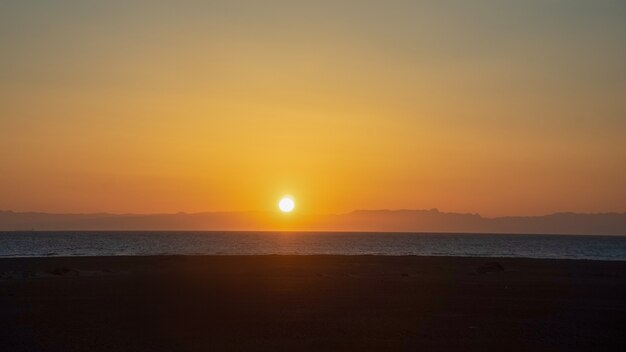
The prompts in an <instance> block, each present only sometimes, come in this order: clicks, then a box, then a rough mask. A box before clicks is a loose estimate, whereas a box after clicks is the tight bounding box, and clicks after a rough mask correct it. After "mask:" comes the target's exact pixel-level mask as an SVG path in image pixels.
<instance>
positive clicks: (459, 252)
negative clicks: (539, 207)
mask: <svg viewBox="0 0 626 352" xmlns="http://www.w3.org/2000/svg"><path fill="white" fill-rule="evenodd" d="M172 254H182V255H199V254H346V255H358V254H374V255H434V256H481V257H527V258H562V259H592V260H626V237H623V236H564V235H491V234H490V235H487V234H425V233H416V234H411V233H345V232H344V233H335V232H305V233H303V232H300V233H285V232H275V233H272V232H85V231H81V232H0V256H1V257H43V256H115V255H172Z"/></svg>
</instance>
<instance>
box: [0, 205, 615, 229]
mask: <svg viewBox="0 0 626 352" xmlns="http://www.w3.org/2000/svg"><path fill="white" fill-rule="evenodd" d="M0 230H2V231H30V230H38V231H46V230H85V231H86V230H103V231H104V230H106V231H111V230H126V231H131V230H151V231H158V230H181V231H183V230H196V231H202V230H229V231H257V230H258V231H263V230H286V231H371V232H469V233H521V234H597V235H626V213H602V214H577V213H555V214H550V215H544V216H507V217H496V218H485V217H482V216H480V215H478V214H462V213H445V212H440V211H438V210H437V209H431V210H357V211H353V212H350V213H346V214H338V215H306V214H296V213H294V214H281V213H273V212H208V213H193V214H188V213H176V214H147V215H146V214H107V213H97V214H49V213H35V212H24V213H18V212H12V211H0Z"/></svg>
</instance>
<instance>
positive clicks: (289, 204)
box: [278, 197, 296, 213]
mask: <svg viewBox="0 0 626 352" xmlns="http://www.w3.org/2000/svg"><path fill="white" fill-rule="evenodd" d="M295 207H296V203H295V202H294V201H293V199H291V198H289V197H283V199H281V200H280V202H278V208H279V209H280V211H282V212H283V213H289V212H291V211H292V210H293V208H295Z"/></svg>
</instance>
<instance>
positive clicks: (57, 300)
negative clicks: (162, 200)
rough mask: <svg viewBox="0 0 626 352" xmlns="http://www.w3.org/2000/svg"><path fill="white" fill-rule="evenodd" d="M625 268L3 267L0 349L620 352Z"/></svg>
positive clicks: (354, 263)
mask: <svg viewBox="0 0 626 352" xmlns="http://www.w3.org/2000/svg"><path fill="white" fill-rule="evenodd" d="M625 297H626V262H608V261H577V260H576V261H574V260H538V259H519V258H458V257H417V256H408V257H385V256H274V255H272V256H153V257H68V258H11V259H7V258H5V259H1V260H0V312H2V319H0V350H2V351H43V350H45V351H138V350H146V351H198V350H207V351H210V350H246V351H247V350H267V351H275V350H311V351H313V350H316V351H319V350H355V351H357V350H358V351H363V350H408V351H418V350H419V351H450V350H465V351H489V350H498V351H528V350H535V351H589V350H613V351H617V350H623V349H625V348H626V337H625V335H624V332H625V329H624V326H626V318H625V317H626V299H625Z"/></svg>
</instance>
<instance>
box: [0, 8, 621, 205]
mask: <svg viewBox="0 0 626 352" xmlns="http://www.w3.org/2000/svg"><path fill="white" fill-rule="evenodd" d="M140 4H141V2H112V3H109V2H78V3H75V2H64V1H61V2H56V1H51V2H43V3H40V2H29V1H10V2H4V3H2V5H0V24H1V25H0V26H1V28H0V33H3V34H2V36H1V38H0V41H1V43H2V51H3V53H5V55H2V56H1V57H0V73H1V75H0V77H1V78H0V97H1V98H0V160H1V161H2V170H1V172H0V194H1V195H2V196H1V197H0V209H7V210H13V211H43V212H60V213H91V212H96V213H97V212H113V213H142V214H143V213H176V212H179V211H183V212H204V211H248V210H254V211H265V212H273V211H276V203H275V201H272V200H275V199H276V194H282V192H285V190H297V191H298V192H301V193H299V196H301V197H302V199H306V202H302V203H301V204H299V205H298V213H303V214H304V213H307V214H309V213H313V214H338V213H346V212H351V211H353V210H356V209H430V208H435V207H436V208H438V209H440V210H443V211H454V212H471V213H480V214H481V215H485V216H501V215H542V214H547V213H551V212H559V211H574V212H607V211H624V210H626V204H625V203H624V200H625V199H626V186H625V185H624V180H625V179H626V138H624V135H625V134H626V118H624V116H625V115H624V113H625V112H626V99H624V92H625V89H626V88H625V87H626V76H625V72H626V70H624V62H626V46H624V45H623V40H624V38H625V37H626V24H625V21H624V15H623V14H624V10H625V5H624V4H625V3H624V2H620V1H616V2H606V3H605V2H602V4H599V3H596V2H593V1H589V2H573V3H569V2H562V1H554V2H553V1H547V2H546V1H529V2H527V1H519V2H494V3H493V4H491V5H489V6H487V5H480V6H479V5H476V4H474V3H473V2H469V1H468V2H464V1H460V2H457V3H455V4H454V6H452V5H450V4H447V2H445V1H444V2H438V1H434V2H418V1H391V2H384V1H380V2H374V1H361V0H359V1H357V0H347V1H341V2H334V1H323V2H318V1H308V2H301V1H283V0H272V1H252V0H244V1H211V2H188V1H181V2H160V1H157V2H143V5H140ZM563 7H568V9H567V10H563ZM589 13H592V14H593V15H587V14H589ZM348 19H349V20H348ZM243 24H245V26H244V25H243ZM529 24H532V25H529Z"/></svg>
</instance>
